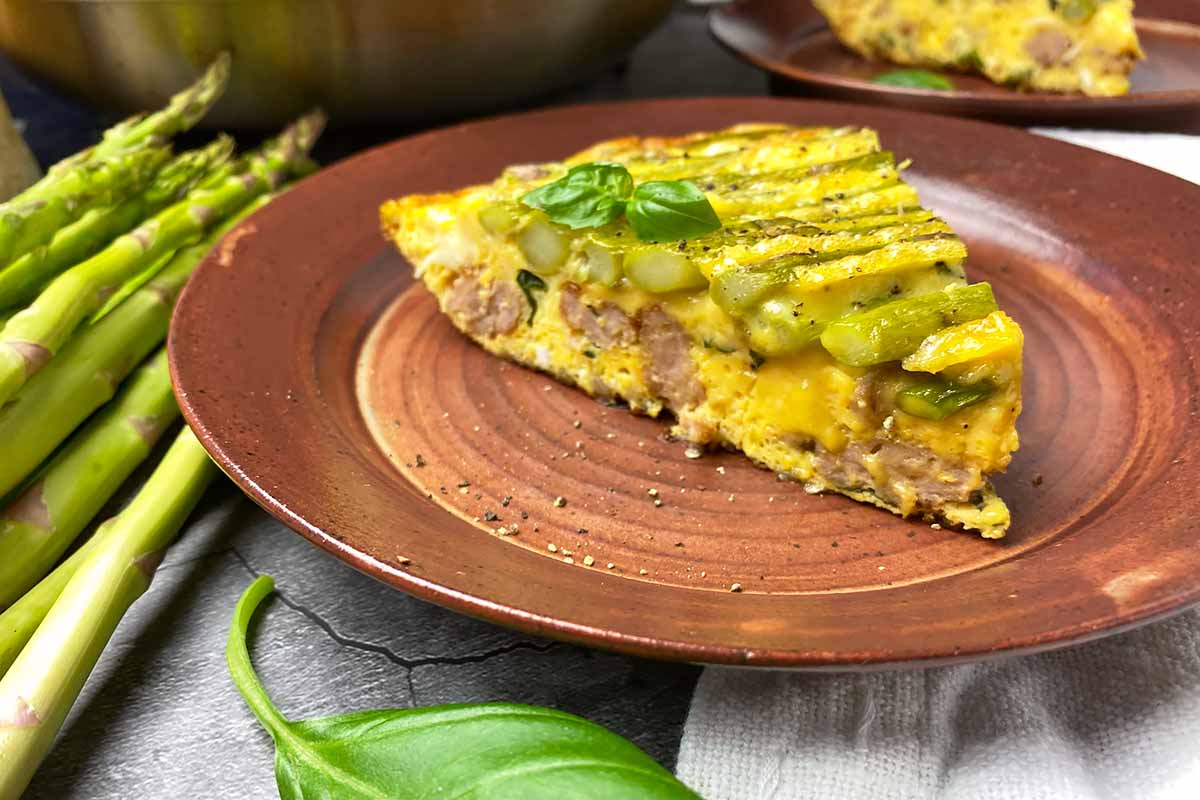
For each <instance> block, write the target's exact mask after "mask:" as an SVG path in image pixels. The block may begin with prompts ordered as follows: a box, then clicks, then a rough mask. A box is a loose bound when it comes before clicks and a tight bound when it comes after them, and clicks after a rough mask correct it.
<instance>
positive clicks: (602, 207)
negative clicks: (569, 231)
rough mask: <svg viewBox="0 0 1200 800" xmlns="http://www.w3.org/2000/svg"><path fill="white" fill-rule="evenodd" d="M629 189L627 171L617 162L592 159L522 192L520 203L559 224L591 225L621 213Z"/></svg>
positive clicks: (630, 188)
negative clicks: (552, 179) (557, 177)
mask: <svg viewBox="0 0 1200 800" xmlns="http://www.w3.org/2000/svg"><path fill="white" fill-rule="evenodd" d="M631 192H633V177H632V176H631V175H630V174H629V170H627V169H625V167H623V166H622V165H620V164H614V163H611V162H607V161H594V162H591V163H588V164H580V165H579V166H577V167H572V168H571V170H570V171H569V172H567V174H566V175H564V176H563V177H561V178H559V179H558V180H556V181H553V182H551V183H548V184H546V185H545V186H541V187H538V188H537V189H534V190H533V191H531V192H526V193H525V194H524V195H522V197H521V202H522V203H523V204H525V205H527V206H529V207H530V208H537V209H541V210H542V211H544V212H546V216H548V217H549V218H550V220H551V221H552V222H557V223H558V224H560V225H566V226H567V227H569V228H595V227H598V226H600V225H606V224H608V223H609V222H612V221H613V220H615V219H616V218H617V217H619V216H621V214H623V213H624V212H625V201H626V199H628V198H629V195H630V193H631Z"/></svg>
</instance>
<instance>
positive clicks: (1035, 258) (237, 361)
mask: <svg viewBox="0 0 1200 800" xmlns="http://www.w3.org/2000/svg"><path fill="white" fill-rule="evenodd" d="M748 121H755V122H767V121H774V122H784V123H791V124H797V125H815V124H822V125H865V126H869V127H872V128H875V129H877V130H878V131H879V132H880V134H881V137H882V140H883V142H884V143H885V145H886V146H887V147H888V148H890V149H892V150H894V151H895V152H896V153H897V154H898V155H899V156H902V157H905V158H911V159H912V161H913V165H912V167H911V168H910V170H909V171H908V173H907V176H908V178H909V179H910V180H911V181H912V183H913V184H914V185H916V187H917V188H918V189H919V190H920V192H921V196H922V200H923V202H924V204H925V205H926V206H928V207H930V208H932V209H933V210H935V211H936V212H937V213H939V214H941V215H943V216H944V217H945V218H946V219H947V220H948V221H949V222H950V223H951V224H952V225H953V226H954V227H955V229H956V230H957V231H958V232H959V233H960V234H961V235H962V237H963V238H964V239H965V241H966V242H967V245H968V248H969V249H970V253H971V255H970V258H969V260H968V264H967V267H968V272H969V274H970V275H971V277H972V278H973V279H975V280H987V281H990V282H991V283H992V285H993V287H994V288H995V290H996V293H997V295H998V299H999V301H1000V303H1001V305H1002V306H1003V307H1004V308H1005V309H1006V310H1007V311H1008V312H1009V313H1010V314H1011V315H1012V316H1014V317H1015V318H1016V319H1017V320H1018V321H1019V322H1020V323H1021V325H1022V327H1023V328H1024V330H1025V335H1026V356H1025V359H1026V361H1025V365H1026V366H1025V369H1026V379H1025V403H1026V405H1025V411H1024V413H1023V414H1022V417H1021V420H1020V425H1019V429H1020V433H1021V449H1020V450H1019V451H1018V453H1017V454H1016V456H1015V458H1014V460H1013V463H1012V466H1011V467H1010V469H1009V471H1008V473H1007V474H1005V475H1003V476H1000V477H999V479H998V480H997V481H996V483H997V485H998V488H999V490H1000V492H1001V494H1002V496H1004V497H1005V498H1006V499H1007V500H1008V502H1009V505H1010V507H1011V508H1012V509H1013V519H1014V521H1013V526H1012V528H1011V530H1010V532H1009V535H1008V538H1007V539H1005V540H1002V541H999V542H992V541H986V540H983V539H979V538H976V537H974V536H971V535H968V534H964V533H959V532H955V531H951V530H942V529H937V528H932V527H930V526H928V525H924V524H920V523H918V522H915V521H911V520H903V519H900V518H897V517H894V516H892V515H890V514H887V513H885V512H882V511H879V510H876V509H873V508H870V507H867V506H863V505H860V504H857V503H854V502H852V501H850V500H847V499H845V498H842V497H836V496H824V495H809V494H806V493H805V492H804V490H803V487H801V486H799V485H797V484H795V483H791V482H785V481H779V480H777V479H776V477H775V476H774V475H773V474H771V473H769V472H766V471H764V470H761V469H758V468H756V467H755V466H753V465H752V464H750V463H749V462H748V461H747V460H745V459H744V458H742V457H740V456H738V455H737V454H734V453H718V454H705V455H703V456H702V457H700V458H692V457H688V454H687V453H686V452H685V446H684V444H683V443H681V442H677V441H671V440H670V439H668V438H667V437H666V436H665V433H666V429H667V426H666V424H664V423H663V422H662V421H655V420H651V419H647V418H644V417H635V416H633V415H631V414H629V413H628V412H627V411H624V410H622V409H620V408H614V407H609V406H604V405H601V404H599V403H597V402H596V401H594V400H592V399H591V398H589V397H587V396H585V395H584V394H583V393H581V392H579V391H576V390H574V389H571V388H568V387H565V386H561V385H559V384H556V383H554V382H553V381H551V380H550V379H549V378H547V377H546V376H544V375H541V374H539V373H537V372H533V371H530V370H527V369H524V368H521V367H518V366H516V365H514V364H511V363H508V362H505V361H502V360H499V359H496V358H494V357H492V356H490V355H488V354H486V353H485V352H484V351H483V350H482V349H480V348H479V347H477V346H475V345H474V344H472V343H471V342H469V341H468V340H467V339H466V338H464V337H463V336H461V335H460V334H458V333H457V332H456V331H455V329H454V328H453V327H452V326H451V325H450V324H449V322H448V321H446V320H445V319H444V318H443V317H441V316H440V315H439V314H438V311H437V306H436V303H435V302H434V300H433V298H432V297H431V296H430V295H429V294H428V293H427V292H426V291H425V290H424V289H423V288H422V287H421V286H420V285H419V284H414V281H413V278H412V273H411V268H410V266H409V265H408V264H407V263H406V262H405V261H404V260H403V259H402V258H401V257H400V256H399V255H397V254H396V253H395V251H394V250H393V248H392V247H391V246H390V245H389V244H388V243H387V242H385V241H384V240H383V238H382V237H381V235H380V233H379V226H378V211H377V209H378V206H379V204H380V203H381V202H382V201H384V200H385V199H388V198H390V197H395V196H398V195H402V194H408V193H412V192H433V191H442V190H449V189H454V188H456V187H460V186H463V185H466V184H470V183H476V182H481V181H486V180H490V179H491V177H492V176H494V175H495V174H496V173H497V172H498V171H499V170H500V169H501V168H502V167H503V166H504V165H506V164H510V163H524V162H530V161H538V160H546V159H554V158H559V157H562V156H564V155H566V154H568V153H571V152H573V151H576V150H578V149H581V148H582V147H584V146H586V145H588V144H591V143H593V142H595V141H597V140H600V139H605V138H610V137H616V136H622V135H632V134H638V135H648V134H665V135H675V134H682V133H685V132H688V131H693V130H708V129H716V128H721V127H725V126H727V125H731V124H734V123H738V122H748ZM1197 207H1200V187H1197V186H1194V185H1192V184H1189V183H1186V182H1184V181H1181V180H1179V179H1176V178H1173V177H1170V176H1168V175H1165V174H1163V173H1160V172H1156V171H1154V170H1150V169H1147V168H1144V167H1140V166H1137V165H1135V164H1132V163H1130V162H1127V161H1123V160H1121V159H1117V158H1113V157H1110V156H1106V155H1102V154H1099V153H1096V152H1094V151H1090V150H1085V149H1081V148H1077V147H1074V146H1072V145H1068V144H1064V143H1061V142H1057V141H1053V140H1049V139H1044V138H1040V137H1037V136H1033V135H1031V134H1027V133H1024V132H1021V131H1018V130H1014V129H1009V128H1003V127H999V126H993V125H988V124H985V123H979V122H973V121H969V120H961V119H947V118H935V117H929V116H925V115H921V114H916V113H909V112H903V111H895V110H886V109H869V108H863V107H858V106H848V105H840V104H836V103H824V102H804V101H789V100H771V99H749V98H748V99H726V98H721V99H694V100H664V101H645V102H634V103H618V104H607V105H589V106H573V107H567V108H560V109H554V110H549V111H541V112H533V113H527V114H521V115H516V116H509V117H501V118H496V119H490V120H485V121H481V122H474V123H469V124H465V125H461V126H457V127H452V128H447V129H444V130H439V131H434V132H432V133H427V134H423V135H419V136H415V137H411V138H407V139H402V140H399V141H396V142H393V143H391V144H388V145H385V146H383V147H379V148H376V149H374V150H371V151H368V152H366V153H363V154H361V155H358V156H355V157H353V158H351V159H348V160H346V161H343V162H341V163H339V164H336V165H334V166H332V167H330V168H328V169H326V170H323V171H322V172H320V173H318V174H317V175H315V176H313V177H310V178H308V179H307V180H305V181H304V182H302V183H301V184H299V185H298V186H297V187H295V188H294V189H292V190H291V191H289V192H288V193H286V194H284V195H283V196H282V197H280V198H279V199H278V200H276V201H275V202H273V203H271V205H269V206H267V207H266V208H264V209H263V210H261V211H259V212H258V213H256V214H255V215H254V216H253V217H251V218H250V219H249V220H248V221H247V222H245V223H244V224H243V225H242V226H241V227H240V228H239V229H238V230H236V231H235V232H234V233H232V234H231V235H230V238H228V239H226V241H225V243H224V244H223V246H222V247H221V248H219V251H218V252H217V254H215V255H213V256H211V257H210V258H209V259H208V260H206V261H205V262H204V263H203V264H202V265H201V266H200V268H199V270H198V271H197V273H196V275H195V277H194V278H193V280H192V282H191V284H190V285H189V286H188V287H187V289H186V290H185V292H184V294H183V296H182V297H181V299H180V301H179V305H178V307H177V309H176V312H175V319H174V324H173V327H172V334H171V340H170V354H171V363H172V371H173V377H174V380H175V387H176V393H177V395H178V397H179V400H180V403H181V405H182V407H183V411H184V414H185V415H186V417H187V419H188V421H189V423H190V424H191V425H192V427H193V428H194V429H195V431H196V432H197V434H198V435H199V437H200V439H201V441H202V442H203V443H204V445H205V447H207V448H208V451H209V452H210V453H211V454H212V456H213V458H214V459H215V460H216V462H217V463H218V464H219V465H220V466H221V467H222V468H223V469H224V470H225V472H226V473H227V474H228V475H229V476H230V477H231V478H232V479H233V480H234V481H235V482H236V483H237V484H238V485H239V486H240V487H241V488H242V489H243V490H244V491H245V492H246V493H247V494H248V495H249V496H250V497H251V498H252V499H253V500H255V501H256V502H258V503H259V504H260V505H262V506H263V507H264V508H265V509H267V510H268V511H269V512H270V513H272V514H274V515H275V516H277V517H278V518H279V519H281V520H282V521H283V522H285V523H286V524H287V525H289V526H290V527H291V528H293V529H294V530H295V531H296V532H297V533H299V534H300V535H302V536H304V537H306V538H307V539H309V540H311V541H312V542H313V543H315V544H316V545H318V546H319V547H321V548H323V549H325V550H327V551H328V552H329V553H331V554H332V555H333V556H335V557H337V558H340V559H342V560H344V561H346V562H348V563H350V564H352V565H354V566H355V567H357V568H359V569H361V570H363V571H364V572H367V573H369V574H371V575H374V576H375V577H377V578H378V579H380V580H382V581H385V582H387V583H389V584H392V585H393V586H395V587H396V588H398V589H401V590H403V591H406V592H410V593H412V594H414V595H416V596H418V597H422V598H424V599H426V600H430V601H432V602H435V603H439V604H442V605H444V606H447V607H449V608H452V609H455V610H457V611H460V612H463V613H466V614H471V615H474V616H477V617H481V618H484V619H487V620H490V621H493V622H495V623H497V624H501V625H507V626H511V627H514V628H518V629H521V630H524V631H527V632H532V633H536V634H541V635H545V636H549V637H553V638H557V639H561V640H566V641H572V642H578V643H581V644H586V645H590V646H595V647H602V648H610V649H614V650H620V651H624V652H628V653H633V654H637V655H643V656H650V657H657V658H668V659H682V660H691V661H700V662H712V663H724V664H738V665H761V666H773V667H792V668H827V669H829V668H833V669H847V668H866V667H877V666H894V665H900V664H915V663H940V662H947V661H954V660H964V659H971V658H979V657H983V656H986V655H991V654H997V653H1011V652H1025V651H1031V650H1037V649H1043V648H1047V647H1052V646H1058V645H1064V644H1068V643H1073V642H1079V641H1083V640H1086V639H1089V638H1093V637H1095V636H1098V635H1101V634H1104V633H1108V632H1113V631H1117V630H1120V629H1123V628H1127V627H1130V626H1132V625H1136V624H1139V623H1143V622H1147V621H1150V620H1153V619H1157V618H1160V617H1163V616H1165V615H1167V614H1169V613H1171V612H1174V611H1178V610H1180V609H1182V608H1184V607H1186V606H1188V605H1190V604H1192V603H1194V602H1196V601H1197V600H1198V599H1200V548H1197V547H1196V546H1195V536H1196V534H1195V520H1196V519H1197V518H1198V516H1200V500H1198V499H1197V493H1196V491H1195V487H1196V486H1197V485H1198V484H1200V461H1198V460H1197V457H1196V455H1195V454H1196V453H1197V452H1200V441H1198V440H1200V433H1198V430H1200V428H1198V422H1200V418H1198V416H1197V415H1198V414H1200V389H1198V387H1197V382H1198V376H1197V364H1196V362H1195V354H1196V353H1197V352H1200V315H1197V314H1196V313H1195V309H1196V308H1200V289H1198V285H1200V281H1197V277H1200V276H1198V275H1197V273H1196V268H1195V253H1196V252H1197V249H1198V248H1197V246H1198V245H1200V240H1198V239H1200V237H1198V234H1197V232H1196V227H1195V224H1194V210H1195V209H1196V208H1197ZM692 455H695V453H692ZM655 500H658V501H659V502H657V503H656V502H655ZM501 528H504V529H505V531H504V533H507V534H508V535H503V534H502V532H501V531H500V529H501ZM514 531H515V533H514ZM734 584H737V585H738V588H739V589H740V591H731V587H733V586H734Z"/></svg>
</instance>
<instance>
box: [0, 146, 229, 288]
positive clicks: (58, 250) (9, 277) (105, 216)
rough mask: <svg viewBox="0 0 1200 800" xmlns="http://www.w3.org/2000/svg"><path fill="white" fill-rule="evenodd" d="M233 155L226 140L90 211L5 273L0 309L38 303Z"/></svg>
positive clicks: (180, 159)
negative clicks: (53, 285) (56, 282)
mask: <svg viewBox="0 0 1200 800" xmlns="http://www.w3.org/2000/svg"><path fill="white" fill-rule="evenodd" d="M232 152H233V140H232V139H230V138H229V137H228V136H221V137H218V138H217V139H216V140H215V141H214V142H213V143H212V144H210V145H208V146H207V147H205V148H203V149H201V150H193V151H189V152H187V153H184V154H182V155H180V156H179V157H177V158H176V159H175V160H174V161H172V162H171V163H170V164H168V165H167V166H165V167H163V169H162V170H161V171H160V172H159V173H158V175H156V176H155V177H154V180H153V182H152V183H151V184H150V185H149V186H148V187H146V189H145V191H142V192H139V193H137V194H135V195H134V196H132V197H130V198H129V199H128V200H126V201H124V202H122V203H118V204H117V205H114V206H108V207H106V208H97V209H93V210H91V211H88V212H87V213H86V214H84V215H83V216H82V217H80V218H79V219H78V220H77V221H75V222H73V223H71V224H70V225H68V226H66V227H65V228H63V229H62V230H60V231H59V232H58V233H56V234H55V235H54V238H53V239H51V240H50V241H49V243H47V244H46V245H44V246H42V247H38V248H37V249H35V250H32V251H30V252H28V253H26V254H25V255H23V256H21V258H19V259H17V260H16V261H14V262H13V263H12V264H10V265H9V266H8V267H6V268H4V269H3V270H0V308H5V307H13V306H17V305H23V304H25V303H28V302H30V301H31V300H33V299H34V298H35V297H36V296H37V293H38V290H40V289H41V288H42V287H43V286H44V285H45V283H46V282H47V281H49V280H50V279H51V278H53V277H55V276H56V275H58V274H59V273H61V272H62V271H63V270H65V269H67V268H68V267H70V266H72V265H74V264H77V263H79V262H80V261H83V260H84V259H86V258H88V257H90V256H92V255H95V254H96V253H97V252H98V251H99V250H100V249H101V248H102V247H104V246H105V245H107V244H108V243H109V242H111V241H112V240H113V239H114V238H116V237H117V236H120V235H121V234H123V233H125V232H126V231H128V230H130V229H131V228H133V227H134V226H135V225H137V224H138V223H139V222H141V221H142V220H144V219H145V218H146V217H148V216H150V215H152V214H155V213H157V212H159V211H161V210H162V209H163V208H165V207H166V206H168V205H170V204H172V203H175V202H177V201H179V200H180V199H181V198H182V197H183V196H184V195H185V194H187V193H188V192H189V191H190V190H191V189H192V187H193V186H195V185H196V183H197V182H198V181H199V180H200V179H201V178H202V177H204V176H205V175H208V174H210V173H212V172H213V171H214V170H216V169H217V168H218V167H220V166H221V165H222V164H224V163H227V162H228V160H229V156H230V155H231V154H232Z"/></svg>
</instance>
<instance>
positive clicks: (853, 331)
mask: <svg viewBox="0 0 1200 800" xmlns="http://www.w3.org/2000/svg"><path fill="white" fill-rule="evenodd" d="M995 310H996V300H995V298H994V297H993V296H992V287H991V286H990V285H989V284H986V283H975V284H971V285H970V286H951V287H948V288H947V289H945V290H943V291H940V292H932V293H930V294H922V295H917V296H915V297H902V298H900V299H898V300H893V301H891V302H890V303H884V304H883V305H881V306H877V307H875V308H871V309H868V310H866V311H860V312H858V313H857V314H851V315H850V316H848V317H843V318H842V319H840V320H837V321H836V322H831V323H829V325H828V326H826V328H825V330H824V331H823V332H822V333H821V344H822V345H823V346H824V347H825V349H826V350H828V351H829V354H830V355H832V356H833V357H834V358H836V359H837V360H838V361H840V362H842V363H843V364H849V365H851V366H854V367H869V366H871V365H872V364H882V363H884V362H885V361H899V360H900V359H902V358H904V357H905V356H906V355H908V354H909V353H911V352H913V351H914V350H916V349H917V347H918V346H919V345H920V344H921V342H922V341H924V340H925V337H927V336H930V335H932V334H934V333H936V332H937V331H939V330H941V329H942V328H944V327H946V326H947V325H957V324H959V323H961V322H970V321H971V320H973V319H979V318H981V317H986V316H987V315H988V314H990V313H992V312H993V311H995ZM9 324H10V325H11V324H12V323H9Z"/></svg>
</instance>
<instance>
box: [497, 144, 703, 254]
mask: <svg viewBox="0 0 1200 800" xmlns="http://www.w3.org/2000/svg"><path fill="white" fill-rule="evenodd" d="M521 202H522V203H523V204H524V205H526V206H529V207H530V208H536V209H539V210H541V211H543V212H545V214H546V216H547V217H549V218H550V221H551V222H557V223H558V224H560V225H566V226H567V227H568V228H572V229H575V230H578V229H579V228H596V227H599V226H601V225H607V224H608V223H610V222H613V221H614V220H616V219H618V218H619V217H620V216H621V215H622V214H624V215H625V217H626V218H627V219H628V220H629V225H630V227H632V228H633V232H634V233H635V234H636V235H637V237H638V238H639V239H641V240H643V241H647V242H663V241H678V240H681V239H693V238H695V237H697V236H702V235H704V234H706V233H711V232H712V231H715V230H717V229H718V228H720V227H721V220H720V218H719V217H717V212H716V211H714V210H713V207H712V205H711V204H710V203H709V202H708V198H707V197H705V196H704V192H702V191H700V189H699V188H697V187H696V185H695V184H694V183H692V182H691V181H650V182H648V183H643V184H641V185H640V186H638V187H637V188H634V185H633V176H632V175H630V174H629V170H627V169H625V167H624V166H622V165H621V164H616V163H613V162H611V161H593V162H591V163H588V164H580V165H578V166H575V167H572V168H571V169H570V170H569V171H568V172H567V174H566V175H564V176H563V177H561V178H559V179H558V180H556V181H553V182H551V183H548V184H546V185H545V186H540V187H538V188H537V189H534V190H533V191H531V192H527V193H526V194H524V195H523V196H522V197H521Z"/></svg>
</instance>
